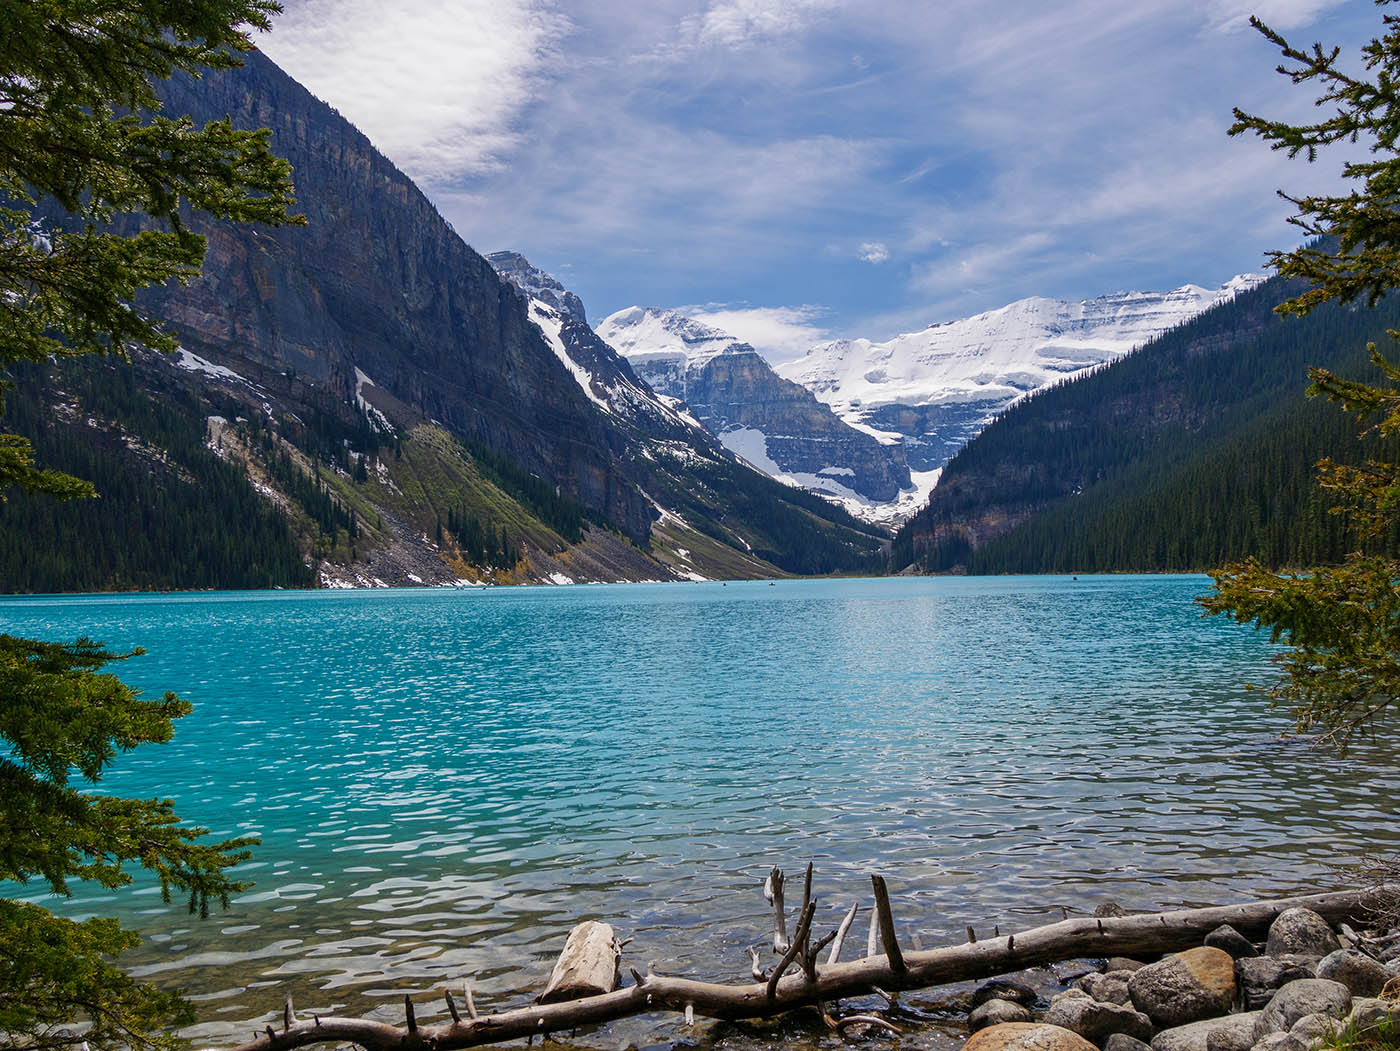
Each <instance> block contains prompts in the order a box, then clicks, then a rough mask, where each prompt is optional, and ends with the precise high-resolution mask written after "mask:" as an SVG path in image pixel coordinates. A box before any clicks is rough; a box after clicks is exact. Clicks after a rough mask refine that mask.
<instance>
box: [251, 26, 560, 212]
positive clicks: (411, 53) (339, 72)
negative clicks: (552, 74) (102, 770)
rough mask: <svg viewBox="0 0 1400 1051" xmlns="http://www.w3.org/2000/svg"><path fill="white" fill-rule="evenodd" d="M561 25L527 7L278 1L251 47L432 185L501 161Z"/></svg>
mask: <svg viewBox="0 0 1400 1051" xmlns="http://www.w3.org/2000/svg"><path fill="white" fill-rule="evenodd" d="M569 26H570V23H569V20H568V19H567V18H566V17H565V16H563V15H562V14H560V13H558V12H556V11H553V10H551V9H550V8H549V7H548V6H546V5H545V4H544V3H542V2H538V0H454V2H452V3H450V4H408V5H385V4H382V3H379V2H377V0H288V2H287V3H286V5H285V9H284V12H283V14H282V15H281V16H279V17H278V18H277V20H276V22H275V23H274V27H273V32H272V33H271V34H270V35H268V36H267V37H264V38H260V39H259V44H260V45H261V46H262V47H263V49H264V50H265V51H266V52H267V54H268V55H269V56H271V57H272V59H273V60H274V61H275V62H277V63H278V64H279V65H281V66H282V67H283V68H284V69H286V70H287V71H288V72H289V73H291V74H292V76H294V77H296V78H297V79H298V80H299V81H301V82H302V83H303V84H304V85H306V87H308V88H309V89H311V91H312V92H313V93H315V94H316V95H318V96H319V97H321V98H322V99H325V100H326V101H327V102H329V103H331V104H332V105H333V106H335V107H336V108H337V109H339V110H340V111H341V112H342V113H344V114H345V115H346V116H347V117H348V118H349V119H350V120H351V121H353V122H354V123H355V124H356V125H357V126H358V127H359V128H360V130H362V131H363V132H364V133H365V134H366V135H368V136H369V137H370V138H371V139H372V140H373V141H374V143H375V145H376V146H378V147H379V148H380V149H381V150H383V151H384V152H385V153H386V154H387V155H388V156H389V157H390V158H391V159H392V160H394V161H395V162H396V163H397V164H398V165H399V166H400V167H402V168H403V169H404V170H405V171H407V172H408V173H409V174H410V175H412V176H413V177H414V178H415V179H418V180H420V181H422V182H424V183H426V184H428V185H429V186H431V185H432V184H435V183H443V182H448V181H452V180H458V179H461V178H462V177H463V176H464V175H465V176H469V175H476V174H481V173H484V172H490V171H494V170H499V169H500V168H501V167H503V166H504V165H506V164H508V163H509V157H510V155H511V154H512V152H513V151H514V150H515V149H516V148H518V146H519V145H520V143H521V141H522V137H523V136H524V135H525V134H526V132H525V131H524V130H523V129H522V127H521V126H520V123H519V122H520V118H521V115H522V112H523V110H524V108H525V107H526V106H527V105H528V104H529V103H530V102H531V101H532V100H533V99H534V98H536V97H537V96H538V95H539V94H540V93H541V92H542V90H543V85H542V81H543V80H544V79H545V78H546V77H547V76H548V74H549V63H550V60H551V58H552V56H553V55H554V53H555V48H556V46H557V45H558V43H559V41H560V40H561V38H562V37H563V36H564V35H565V33H567V32H568V30H569Z"/></svg>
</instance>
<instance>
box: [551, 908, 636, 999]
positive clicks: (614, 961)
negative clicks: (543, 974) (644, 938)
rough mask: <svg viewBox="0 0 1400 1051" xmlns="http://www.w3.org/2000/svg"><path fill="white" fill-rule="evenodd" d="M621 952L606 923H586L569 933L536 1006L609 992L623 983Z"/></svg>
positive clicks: (592, 921)
mask: <svg viewBox="0 0 1400 1051" xmlns="http://www.w3.org/2000/svg"><path fill="white" fill-rule="evenodd" d="M621 967H622V949H621V947H620V946H619V945H618V941H617V937H616V936H615V935H614V934H613V929H612V927H610V926H609V925H608V924H606V923H600V922H599V921H597V920H587V921H586V922H584V923H580V924H579V925H578V926H577V927H575V928H574V929H573V930H571V931H570V932H569V940H568V941H567V942H565V943H564V951H563V952H562V953H560V954H559V959H558V960H557V961H556V962H555V964H554V973H553V974H551V975H550V976H549V984H548V985H546V986H545V989H544V992H542V993H540V995H539V996H537V997H536V998H535V1002H536V1003H541V1004H557V1003H562V1002H563V1001H565V1000H578V999H580V998H582V997H585V996H599V995H601V994H603V993H610V992H612V991H613V990H614V989H616V988H617V987H618V985H619V983H620V982H621V977H622V972H621Z"/></svg>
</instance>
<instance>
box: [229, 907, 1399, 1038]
mask: <svg viewBox="0 0 1400 1051" xmlns="http://www.w3.org/2000/svg"><path fill="white" fill-rule="evenodd" d="M1386 890H1388V891H1389V892H1390V893H1392V894H1393V893H1396V892H1397V891H1400V887H1396V886H1393V885H1392V886H1390V887H1388V888H1371V889H1369V890H1365V891H1340V892H1336V893H1331V894H1314V895H1307V896H1304V897H1296V898H1282V899H1277V900H1273V901H1256V902H1250V903H1248V904H1244V905H1228V906H1222V907H1217V908H1205V909H1184V910H1181V911H1177V912H1166V913H1148V914H1145V915H1138V916H1123V917H1114V918H1105V919H1104V920H1103V924H1102V926H1100V925H1099V923H1098V922H1097V920H1096V919H1093V918H1086V919H1075V920H1063V921H1061V922H1059V923H1053V924H1050V925H1048V926H1045V927H1037V928H1035V929H1034V930H1029V931H1023V932H1021V933H1020V934H1019V935H1014V936H1011V937H1007V938H1005V939H1001V938H997V939H996V940H987V941H980V942H977V943H976V944H972V945H955V946H949V947H945V948H941V949H930V950H926V951H918V952H909V953H905V954H904V956H903V958H904V964H905V967H904V970H902V971H899V972H896V971H895V970H894V969H893V968H892V967H891V965H890V960H889V958H888V956H884V955H882V956H871V957H866V958H864V959H860V960H853V961H851V962H849V963H837V964H832V965H829V966H824V967H821V968H819V970H818V976H817V981H816V982H815V983H811V982H809V981H808V980H807V976H806V975H805V974H803V973H802V972H800V971H799V972H797V973H794V974H789V975H786V976H783V977H782V978H781V979H780V980H779V981H778V982H777V984H776V986H775V987H774V995H773V996H772V997H771V998H770V997H769V995H768V986H767V984H766V983H757V982H756V983H752V984H744V985H722V984H717V983H711V982H696V981H691V980H689V979H686V978H671V977H666V976H656V975H646V976H640V975H639V976H638V978H639V979H640V981H639V982H638V984H637V985H634V986H631V987H628V988H625V989H617V990H615V991H613V992H610V993H603V994H601V995H598V996H588V997H584V998H582V999H578V1000H571V1001H568V1002H564V1003H549V1004H539V1005H536V1006H531V1007H520V1008H516V1009H514V1010H509V1011H501V1012H498V1013H495V1014H489V1015H483V1016H481V1017H479V1018H473V1019H471V1020H469V1021H465V1022H452V1023H447V1024H442V1025H435V1026H425V1025H420V1026H419V1027H418V1028H417V1030H416V1031H414V1032H411V1033H410V1032H406V1031H405V1030H404V1029H401V1028H399V1027H397V1026H392V1025H388V1024H386V1023H384V1022H375V1021H371V1020H369V1019H362V1018H320V1019H318V1020H317V1022H316V1024H313V1023H311V1022H297V1023H295V1024H293V1025H292V1026H290V1027H289V1028H288V1029H287V1030H286V1031H284V1032H282V1033H278V1032H276V1031H274V1030H272V1029H271V1027H269V1028H268V1031H267V1035H266V1036H265V1037H264V1036H259V1037H258V1038H256V1039H254V1040H252V1041H250V1042H248V1043H246V1044H243V1045H241V1046H240V1047H239V1048H237V1049H236V1051H290V1049H292V1048H298V1047H305V1046H308V1045H310V1044H318V1043H325V1042H335V1043H354V1044H359V1045H361V1046H362V1047H364V1048H367V1049H369V1051H455V1049H457V1048H466V1047H478V1046H481V1045H483V1044H495V1043H501V1042H503V1041H506V1040H513V1039H517V1038H519V1037H528V1036H532V1035H540V1034H543V1033H550V1032H558V1031H560V1030H565V1029H572V1028H575V1027H577V1026H585V1025H599V1024H602V1023H604V1022H611V1021H615V1020H616V1019H619V1018H626V1017H630V1016H633V1015H641V1014H649V1013H653V1012H656V1011H673V1012H676V1013H678V1014H679V1013H681V1012H684V1011H685V1009H686V1006H687V1005H690V1006H691V1007H692V1008H693V1009H694V1012H695V1014H697V1015H704V1016H707V1017H710V1018H725V1019H738V1018H767V1017H771V1016H773V1015H777V1014H781V1013H783V1012H785V1011H790V1010H793V1009H794V1008H797V1007H804V1006H809V1005H815V1004H821V1003H828V1002H834V1001H837V1000H841V999H843V998H846V997H853V996H863V995H867V994H869V993H872V992H875V991H876V990H877V989H891V990H894V991H895V992H898V991H899V990H901V989H919V988H927V987H929V986H934V985H944V984H948V983H951V982H958V981H968V980H973V979H978V978H989V977H992V976H995V975H998V974H1006V973H1009V972H1011V971H1016V970H1020V969H1021V968H1024V967H1031V966H1036V965H1039V964H1046V963H1053V962H1056V961H1059V960H1068V959H1075V958H1077V957H1085V956H1133V955H1139V954H1152V953H1161V952H1171V951H1174V950H1178V949H1185V948H1191V947H1194V946H1197V945H1200V944H1201V940H1202V939H1203V938H1204V937H1205V936H1206V935H1207V934H1209V933H1210V932H1211V931H1212V930H1214V929H1215V928H1216V927H1219V926H1220V925H1221V924H1224V923H1228V924H1230V925H1231V926H1232V927H1234V928H1235V929H1236V930H1238V931H1239V932H1240V933H1241V934H1243V935H1245V936H1246V937H1252V938H1258V937H1261V936H1262V935H1263V934H1264V933H1265V932H1266V931H1267V929H1268V926H1269V924H1270V923H1271V922H1273V920H1274V918H1275V917H1276V916H1277V915H1278V914H1279V913H1280V912H1282V911H1284V910H1285V909H1290V908H1295V907H1304V908H1309V909H1312V910H1313V911H1315V912H1318V913H1320V914H1321V915H1322V916H1323V918H1325V919H1326V920H1328V921H1329V922H1331V923H1337V922H1339V921H1341V920H1349V919H1359V918H1363V917H1364V916H1365V915H1366V908H1367V905H1368V903H1371V902H1374V901H1375V900H1376V898H1377V895H1378V894H1379V893H1384V892H1385V891H1386ZM882 995H887V996H888V995H889V994H882Z"/></svg>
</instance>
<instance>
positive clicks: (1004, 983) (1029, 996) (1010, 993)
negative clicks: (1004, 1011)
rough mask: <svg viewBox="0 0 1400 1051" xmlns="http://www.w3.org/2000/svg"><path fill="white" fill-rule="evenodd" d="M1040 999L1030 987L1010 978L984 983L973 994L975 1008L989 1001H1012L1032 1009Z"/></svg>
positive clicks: (994, 979) (995, 979)
mask: <svg viewBox="0 0 1400 1051" xmlns="http://www.w3.org/2000/svg"><path fill="white" fill-rule="evenodd" d="M1039 999H1040V996H1039V994H1037V993H1036V991H1035V990H1034V989H1032V988H1031V987H1030V986H1029V985H1026V984H1025V983H1024V982H1013V981H1012V980H1011V979H1010V978H993V979H992V980H991V981H990V982H983V983H982V984H981V985H979V986H978V987H977V989H976V990H975V991H974V992H973V994H972V1003H973V1006H978V1005H980V1004H985V1003H986V1002H987V1001H988V1000H1010V1001H1011V1002H1012V1003H1013V1004H1020V1005H1021V1006H1022V1007H1032V1006H1034V1004H1035V1002H1036V1001H1037V1000H1039Z"/></svg>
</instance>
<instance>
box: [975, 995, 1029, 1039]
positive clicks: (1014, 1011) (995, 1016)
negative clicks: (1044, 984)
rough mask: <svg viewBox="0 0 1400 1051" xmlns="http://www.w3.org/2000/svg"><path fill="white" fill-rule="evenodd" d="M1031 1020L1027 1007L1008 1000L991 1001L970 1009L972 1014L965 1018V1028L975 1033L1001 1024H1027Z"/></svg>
mask: <svg viewBox="0 0 1400 1051" xmlns="http://www.w3.org/2000/svg"><path fill="white" fill-rule="evenodd" d="M1031 1018H1032V1015H1031V1009H1030V1008H1029V1007H1026V1006H1024V1005H1022V1004H1018V1003H1013V1002H1011V1001H1010V1000H997V999H992V1000H986V1001H984V1002H983V1003H981V1004H979V1005H978V1006H976V1007H974V1008H973V1009H972V1013H971V1014H970V1015H968V1016H967V1027H968V1028H969V1029H971V1030H972V1031H973V1032H974V1033H975V1032H977V1031H978V1030H980V1029H986V1028H987V1027H988V1026H993V1025H1001V1024H1002V1023H1003V1022H1029V1021H1030V1020H1031Z"/></svg>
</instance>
